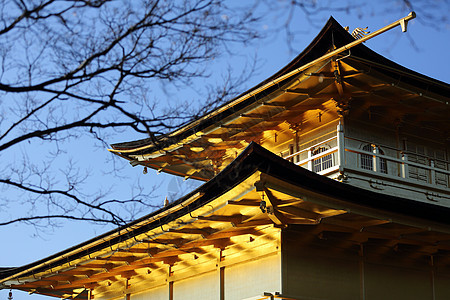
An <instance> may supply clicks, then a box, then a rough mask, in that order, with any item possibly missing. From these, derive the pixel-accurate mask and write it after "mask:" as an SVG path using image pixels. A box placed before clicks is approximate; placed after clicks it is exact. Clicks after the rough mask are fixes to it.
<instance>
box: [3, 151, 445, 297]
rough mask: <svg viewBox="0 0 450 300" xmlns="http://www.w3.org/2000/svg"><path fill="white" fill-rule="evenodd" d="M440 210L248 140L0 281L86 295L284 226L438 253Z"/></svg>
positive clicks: (268, 235) (272, 235) (269, 235)
mask: <svg viewBox="0 0 450 300" xmlns="http://www.w3.org/2000/svg"><path fill="white" fill-rule="evenodd" d="M449 215H450V209H449V208H446V207H441V206H437V205H435V204H432V203H423V202H418V201H414V200H413V199H405V198H400V197H395V196H391V195H384V194H380V193H377V192H372V191H368V190H364V189H361V188H357V187H354V186H351V185H348V184H345V183H341V182H338V181H335V180H332V179H329V178H326V177H324V176H321V175H317V174H315V173H313V172H310V171H308V170H306V169H304V168H301V167H299V166H296V165H295V164H293V163H290V162H289V161H286V160H284V159H283V158H281V157H279V156H277V155H275V154H274V153H272V152H270V151H268V150H266V149H264V148H262V147H261V146H259V145H257V144H255V143H252V144H250V145H249V146H248V147H247V148H246V149H245V151H243V152H242V153H241V154H240V155H239V156H238V157H237V158H236V159H235V160H234V161H233V162H232V163H231V164H230V165H228V166H227V167H226V168H225V169H224V170H223V171H222V172H220V173H219V174H218V175H217V176H215V177H214V178H213V179H211V180H210V181H208V182H207V183H205V184H203V185H202V186H200V187H199V188H198V189H196V190H194V191H193V192H191V193H189V194H188V195H186V196H185V197H183V198H181V199H179V200H177V201H175V202H173V203H171V204H169V205H168V206H167V207H164V208H162V209H160V210H158V211H155V212H153V213H151V214H149V215H147V216H145V217H143V218H140V219H138V220H136V221H134V222H132V223H130V224H128V225H126V226H123V227H121V228H118V229H117V230H113V231H110V232H108V233H105V234H102V235H100V236H98V237H96V238H93V239H91V240H88V241H86V242H84V243H81V244H79V245H77V246H74V247H72V248H69V249H67V250H64V251H62V252H59V253H57V254H54V255H52V256H50V257H48V258H45V259H42V260H40V261H37V262H34V263H31V264H28V265H25V266H22V267H18V268H9V269H6V268H5V269H0V287H1V288H13V289H20V290H25V291H29V292H35V293H41V294H45V295H50V296H55V297H62V298H67V297H79V298H86V297H87V293H86V292H85V290H86V289H91V290H93V291H94V292H96V293H97V295H98V296H99V297H98V298H101V295H109V294H108V293H110V292H112V291H116V292H117V293H118V291H119V290H120V289H121V288H123V285H124V282H125V281H127V282H128V280H129V282H131V284H134V283H136V284H137V283H138V282H142V281H145V280H147V279H148V280H150V279H151V280H152V281H155V278H166V277H157V276H159V275H157V274H159V273H158V272H162V271H161V270H166V267H167V266H169V267H170V268H171V269H169V270H172V271H169V273H170V272H175V273H177V272H180V274H181V273H182V272H184V271H182V268H178V269H177V266H180V265H182V264H183V270H189V268H190V266H193V263H192V260H197V259H200V260H204V264H205V266H207V265H209V263H210V262H211V261H212V264H211V265H213V266H214V265H215V262H216V260H215V259H214V257H215V253H216V250H217V249H220V250H221V251H234V252H233V255H235V256H236V257H238V256H239V255H240V251H242V249H246V250H248V251H252V248H253V246H252V244H249V243H248V241H249V238H250V241H252V240H258V238H260V237H261V236H264V239H265V240H276V239H277V232H279V231H280V230H283V228H286V227H289V226H295V227H296V229H298V228H300V230H304V231H305V232H309V233H310V234H323V232H333V233H335V232H341V233H342V232H345V233H352V235H351V236H352V237H351V239H352V242H355V243H364V241H367V240H368V239H375V240H377V239H384V240H386V239H387V240H390V241H393V243H391V245H397V244H407V245H410V244H413V245H417V244H419V245H422V246H427V247H428V248H427V249H428V250H427V251H429V252H430V253H442V251H444V252H447V251H450V243H449V242H448V241H449V240H450V219H449V218H448V216H449ZM361 228H365V230H364V231H363V230H361ZM355 237H356V239H355ZM353 239H355V240H353ZM234 246H239V247H237V248H239V249H240V250H233V249H234V248H233V247H234ZM237 248H236V249H237ZM211 257H213V259H211ZM174 270H175V271H174ZM192 270H193V269H192ZM152 276H153V277H152ZM155 276H156V277H155ZM133 280H134V281H133ZM158 280H159V279H158ZM158 280H156V281H158ZM161 280H163V279H161ZM97 295H96V297H97Z"/></svg>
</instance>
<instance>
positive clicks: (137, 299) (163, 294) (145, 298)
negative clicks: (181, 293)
mask: <svg viewBox="0 0 450 300" xmlns="http://www.w3.org/2000/svg"><path fill="white" fill-rule="evenodd" d="M150 299H151V300H167V299H169V285H168V284H166V285H164V286H160V287H156V288H154V289H151V290H148V291H146V292H143V293H139V294H132V295H131V300H150Z"/></svg>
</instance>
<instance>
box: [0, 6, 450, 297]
mask: <svg viewBox="0 0 450 300" xmlns="http://www.w3.org/2000/svg"><path fill="white" fill-rule="evenodd" d="M413 17H414V15H413V14H410V15H409V16H408V17H406V18H404V19H401V20H399V21H397V22H395V23H393V24H392V25H390V26H391V27H389V26H387V27H389V28H385V29H386V30H388V29H390V28H392V27H395V26H397V25H398V26H401V28H402V29H403V30H404V31H405V30H406V25H407V22H408V20H409V19H411V18H413ZM397 29H398V28H397ZM379 33H380V32H378V31H377V32H375V33H373V35H377V34H379ZM355 36H356V38H355V37H354V36H352V35H351V34H350V33H349V32H348V31H347V30H345V29H344V28H343V27H341V25H339V24H338V23H337V22H336V21H335V20H334V19H333V18H330V19H329V20H328V22H327V23H326V24H325V26H324V27H323V29H322V30H321V31H320V33H319V34H318V35H317V37H316V38H315V39H314V40H313V41H312V42H311V44H310V45H309V46H308V47H307V48H306V49H305V50H304V51H303V52H301V53H300V54H299V55H298V56H297V57H296V58H295V59H294V60H292V61H291V62H290V63H289V64H288V65H287V66H285V67H284V68H283V69H281V70H280V71H279V72H277V73H276V74H274V75H273V76H271V77H270V78H268V79H267V80H265V81H263V82H262V83H260V84H259V85H257V86H255V87H253V88H252V89H250V90H248V91H246V92H245V93H243V94H242V95H240V96H238V97H236V98H235V99H233V100H231V101H230V102H228V103H226V104H224V105H223V106H221V107H219V108H218V109H215V110H213V111H211V112H210V113H208V114H206V115H204V116H203V117H201V118H200V119H198V120H195V121H193V122H191V123H189V124H187V125H185V126H183V127H181V128H179V129H177V130H175V131H173V132H171V133H170V134H169V135H167V136H163V137H160V138H159V139H158V140H157V141H155V140H151V139H144V140H138V141H131V142H124V143H119V144H114V145H112V149H111V151H112V152H113V153H115V154H117V155H120V156H121V157H123V158H124V159H127V160H129V161H130V163H131V164H132V165H133V166H142V167H145V168H150V169H154V170H156V171H158V172H166V173H169V174H173V175H174V176H182V177H184V178H186V179H189V178H191V179H197V180H202V181H204V182H205V183H204V184H203V185H201V186H200V187H199V188H197V189H196V190H194V191H192V192H191V193H189V194H187V195H185V196H184V197H182V198H180V199H178V200H176V201H174V202H172V203H169V204H168V205H166V206H165V207H163V208H161V209H159V210H157V211H155V212H153V213H151V214H149V215H147V216H145V217H143V218H140V219H138V220H136V221H134V222H132V223H130V224H128V225H126V226H123V227H121V228H118V229H117V230H113V231H111V232H107V233H105V234H103V235H100V236H98V237H96V238H93V239H91V240H88V241H86V242H84V243H82V244H80V245H77V246H74V247H72V248H70V249H67V250H64V251H62V252H60V253H56V254H54V255H52V256H50V257H47V258H45V259H42V260H40V261H37V262H34V263H31V264H29V265H26V266H22V267H18V268H11V269H2V270H0V287H1V288H4V289H19V290H24V291H28V292H30V293H39V294H43V295H49V296H53V297H59V298H78V299H95V300H97V299H98V300H100V299H126V300H129V299H133V300H143V299H152V300H178V299H183V300H190V299H220V300H234V299H255V300H256V299H298V300H300V299H450V159H449V155H450V106H449V102H450V85H449V84H448V83H444V82H441V81H438V80H435V79H432V78H430V77H427V76H425V75H422V74H419V73H417V72H414V71H412V70H409V69H407V68H405V67H403V66H400V65H398V64H396V63H394V62H393V61H390V60H388V59H387V58H385V57H383V56H381V55H379V54H377V53H375V52H374V51H372V50H370V49H369V48H368V47H366V46H365V45H363V44H362V41H364V40H365V39H368V38H370V37H371V36H370V35H364V34H360V35H359V36H358V35H357V34H356V35H355Z"/></svg>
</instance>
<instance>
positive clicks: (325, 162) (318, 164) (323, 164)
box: [312, 147, 333, 173]
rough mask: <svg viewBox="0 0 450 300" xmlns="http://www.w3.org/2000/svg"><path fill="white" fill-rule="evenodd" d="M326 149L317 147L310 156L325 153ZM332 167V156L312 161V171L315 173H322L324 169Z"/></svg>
mask: <svg viewBox="0 0 450 300" xmlns="http://www.w3.org/2000/svg"><path fill="white" fill-rule="evenodd" d="M327 150H328V149H327V148H326V147H318V148H316V149H314V151H313V152H312V155H317V154H319V153H322V152H325V151H327ZM332 166H333V156H332V154H327V155H325V156H322V157H320V158H317V159H315V160H314V161H313V171H314V172H315V173H317V172H320V171H323V170H325V169H328V168H331V167H332Z"/></svg>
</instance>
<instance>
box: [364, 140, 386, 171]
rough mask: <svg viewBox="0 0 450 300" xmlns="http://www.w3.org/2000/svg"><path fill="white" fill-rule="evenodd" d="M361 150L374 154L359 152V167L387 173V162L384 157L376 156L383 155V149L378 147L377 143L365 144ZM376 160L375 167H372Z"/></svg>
mask: <svg viewBox="0 0 450 300" xmlns="http://www.w3.org/2000/svg"><path fill="white" fill-rule="evenodd" d="M362 150H364V151H367V152H372V153H374V155H370V154H365V153H363V154H361V168H362V169H365V170H372V171H377V172H381V173H384V174H387V162H386V159H385V158H381V157H380V158H378V159H375V158H376V155H377V154H381V155H384V152H383V150H381V149H380V147H378V146H377V145H374V144H366V145H364V146H363V147H362ZM376 161H378V166H377V168H374V165H375V162H376Z"/></svg>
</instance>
